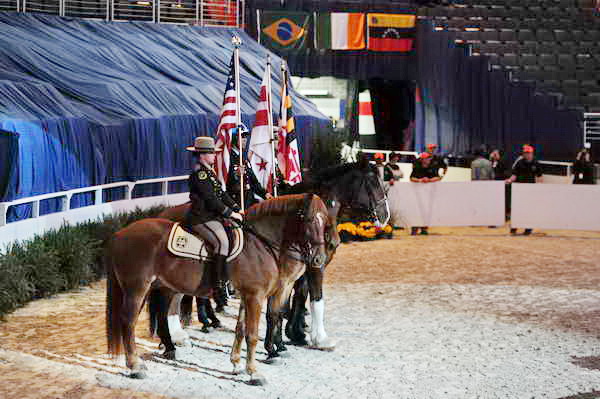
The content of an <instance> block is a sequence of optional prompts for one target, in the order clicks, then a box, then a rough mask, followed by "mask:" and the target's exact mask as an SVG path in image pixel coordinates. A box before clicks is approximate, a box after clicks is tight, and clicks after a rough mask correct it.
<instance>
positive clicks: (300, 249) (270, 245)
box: [235, 194, 326, 267]
mask: <svg viewBox="0 0 600 399" xmlns="http://www.w3.org/2000/svg"><path fill="white" fill-rule="evenodd" d="M313 195H314V194H305V195H304V199H303V204H302V207H301V208H300V209H298V210H297V211H296V214H295V218H296V223H295V226H296V228H295V229H294V232H293V234H294V236H293V237H294V239H297V238H299V237H302V238H303V240H301V241H300V242H292V243H289V241H290V240H288V241H287V242H286V241H284V242H282V243H281V244H277V243H274V242H273V241H272V240H271V239H269V238H267V237H265V236H264V235H262V234H261V233H259V232H258V231H256V229H255V228H254V226H252V225H250V224H248V223H246V222H241V223H240V222H237V221H235V222H236V223H238V225H240V226H241V227H242V228H243V229H244V231H246V232H248V233H250V234H252V235H254V236H255V237H256V238H258V239H259V240H260V241H262V242H263V244H265V246H266V247H267V249H268V250H269V252H270V253H271V256H273V258H275V260H276V262H277V264H281V259H280V258H281V256H282V255H283V254H282V249H285V250H286V254H287V256H288V257H290V258H292V259H294V260H296V261H300V262H303V263H304V264H305V265H306V267H311V266H312V263H313V261H315V260H317V261H318V262H317V263H322V265H321V266H319V267H322V266H324V263H325V259H323V260H322V262H321V260H320V259H313V251H314V249H315V248H316V247H318V246H321V245H323V246H324V245H326V243H325V242H324V241H317V242H311V239H310V237H309V236H308V235H307V233H306V232H307V230H308V229H307V226H308V225H309V224H310V223H314V221H315V218H308V217H307V215H308V214H309V212H310V206H311V202H312V199H313ZM288 223H289V222H288ZM294 253H298V254H299V255H300V256H294V255H295V254H294ZM316 256H317V257H318V255H316Z"/></svg>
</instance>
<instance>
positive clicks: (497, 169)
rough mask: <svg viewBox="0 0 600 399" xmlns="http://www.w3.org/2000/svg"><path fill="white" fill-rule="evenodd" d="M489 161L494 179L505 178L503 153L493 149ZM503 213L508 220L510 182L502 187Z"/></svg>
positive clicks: (506, 168) (505, 168)
mask: <svg viewBox="0 0 600 399" xmlns="http://www.w3.org/2000/svg"><path fill="white" fill-rule="evenodd" d="M490 161H491V162H492V169H493V172H494V180H502V181H504V180H506V178H507V177H508V176H507V174H508V173H507V171H508V166H507V164H506V160H505V159H504V154H503V153H502V151H501V150H499V149H495V150H494V151H492V153H491V154H490ZM504 213H505V216H506V220H508V218H509V216H510V184H507V185H506V187H505V188H504Z"/></svg>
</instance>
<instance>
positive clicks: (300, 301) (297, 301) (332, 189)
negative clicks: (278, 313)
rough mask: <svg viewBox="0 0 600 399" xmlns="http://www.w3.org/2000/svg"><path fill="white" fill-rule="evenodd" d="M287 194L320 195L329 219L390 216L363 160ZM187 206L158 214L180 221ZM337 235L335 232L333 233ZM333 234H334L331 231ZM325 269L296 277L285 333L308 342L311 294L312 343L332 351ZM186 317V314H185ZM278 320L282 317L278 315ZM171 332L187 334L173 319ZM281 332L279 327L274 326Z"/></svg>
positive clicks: (330, 254) (317, 176) (330, 247)
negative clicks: (307, 308)
mask: <svg viewBox="0 0 600 399" xmlns="http://www.w3.org/2000/svg"><path fill="white" fill-rule="evenodd" d="M288 191H289V192H290V193H291V192H293V193H304V192H307V193H314V194H317V195H319V197H320V198H322V199H323V201H324V202H325V204H326V206H327V209H328V213H329V216H330V219H331V220H333V221H336V219H337V217H338V214H339V213H340V212H348V211H350V212H354V213H362V214H364V215H365V217H370V218H372V219H374V220H376V221H378V222H379V223H380V224H385V223H387V221H388V219H389V216H390V214H389V208H388V204H387V198H386V195H385V190H384V188H383V184H382V182H381V181H380V179H379V178H378V175H377V172H376V171H374V170H373V168H372V167H371V166H370V165H369V164H368V162H366V163H352V164H345V165H341V166H335V167H331V168H327V169H325V170H322V171H320V172H317V173H314V174H313V175H312V176H309V177H308V179H306V180H305V182H304V183H301V184H298V185H295V186H293V187H292V188H291V189H289V190H288ZM188 209H189V203H188V204H182V205H179V206H175V207H172V208H168V209H166V210H165V211H163V212H162V213H161V214H160V215H159V217H162V218H165V219H169V220H173V221H183V218H184V216H185V213H186V212H187V210H188ZM334 233H335V236H336V237H337V232H334ZM332 236H333V234H332ZM338 244H339V240H338V241H331V242H330V245H328V247H327V260H326V262H325V265H327V264H329V262H331V260H332V259H333V255H334V254H335V250H336V248H337V245H338ZM323 273H324V268H321V269H316V268H308V269H307V271H306V273H305V275H304V276H302V278H300V279H298V281H297V282H296V284H295V287H294V298H293V302H292V308H291V311H290V313H289V315H288V319H289V321H288V323H287V326H286V335H287V336H288V338H290V340H291V342H292V343H294V344H298V345H307V344H308V342H307V340H306V334H305V332H304V306H305V304H306V299H307V298H308V295H309V293H310V297H311V308H312V309H311V310H312V312H311V316H312V326H313V328H312V329H311V345H312V346H313V347H315V348H318V349H324V350H331V349H333V348H334V347H335V343H334V342H332V341H331V340H330V339H329V338H328V336H327V333H326V332H325V326H324V300H323V289H322V283H323V277H324V274H323ZM171 309H173V310H174V311H176V310H178V309H179V307H178V303H177V304H175V306H172V307H171ZM188 311H191V310H188ZM183 316H184V317H185V318H189V317H190V316H189V315H186V314H184V315H183ZM279 320H281V318H279ZM267 322H268V323H267V327H268V329H269V328H271V327H272V322H273V320H272V319H271V318H270V316H269V315H267ZM169 328H171V330H172V331H171V332H172V334H177V336H178V337H185V336H186V335H187V333H185V331H183V330H182V329H181V325H179V324H178V323H175V322H171V323H169ZM274 329H275V330H276V331H277V332H278V333H280V332H281V326H279V327H274ZM274 338H275V342H270V341H269V337H267V339H266V340H265V347H266V349H267V352H269V357H274V356H276V353H277V352H274V351H273V350H272V345H273V344H275V345H276V346H277V351H281V350H285V346H284V345H283V340H282V339H281V337H280V336H275V337H274Z"/></svg>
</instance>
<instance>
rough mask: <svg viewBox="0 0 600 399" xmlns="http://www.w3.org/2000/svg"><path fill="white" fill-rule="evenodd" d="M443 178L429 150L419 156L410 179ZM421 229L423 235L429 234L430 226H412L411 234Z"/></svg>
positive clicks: (412, 180)
mask: <svg viewBox="0 0 600 399" xmlns="http://www.w3.org/2000/svg"><path fill="white" fill-rule="evenodd" d="M441 179H442V178H441V177H440V175H439V169H437V168H436V167H435V165H434V164H433V156H432V155H431V153H429V152H424V153H422V154H421V155H420V156H419V159H417V160H416V161H415V162H414V164H413V170H412V173H411V174H410V181H411V182H413V183H434V182H438V181H440V180H441ZM419 229H420V230H421V234H422V235H427V234H429V232H428V228H427V227H426V226H424V227H412V228H411V232H410V234H411V235H413V236H414V235H417V233H418V231H419Z"/></svg>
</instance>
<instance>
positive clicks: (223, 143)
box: [215, 55, 237, 189]
mask: <svg viewBox="0 0 600 399" xmlns="http://www.w3.org/2000/svg"><path fill="white" fill-rule="evenodd" d="M236 124H237V88H236V87H235V62H234V56H233V55H232V56H231V62H230V63H229V75H228V76H227V83H226V85H225V96H224V98H223V107H222V108H221V119H220V120H219V126H218V127H217V134H216V140H215V151H216V159H215V172H216V173H217V178H218V179H219V181H220V182H221V185H222V186H223V189H225V187H226V186H227V178H228V176H229V165H230V164H231V139H232V132H233V131H234V130H235V128H236Z"/></svg>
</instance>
